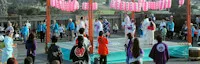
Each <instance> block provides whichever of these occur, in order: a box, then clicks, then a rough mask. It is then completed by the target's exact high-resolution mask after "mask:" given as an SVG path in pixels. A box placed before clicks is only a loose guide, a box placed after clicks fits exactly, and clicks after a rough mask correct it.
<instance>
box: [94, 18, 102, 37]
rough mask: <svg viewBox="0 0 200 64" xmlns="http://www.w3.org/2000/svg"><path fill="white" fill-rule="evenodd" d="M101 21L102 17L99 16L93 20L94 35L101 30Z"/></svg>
mask: <svg viewBox="0 0 200 64" xmlns="http://www.w3.org/2000/svg"><path fill="white" fill-rule="evenodd" d="M102 22H103V18H99V20H97V21H96V22H95V25H94V27H95V28H94V29H95V33H96V36H98V34H99V32H100V31H103V24H102Z"/></svg>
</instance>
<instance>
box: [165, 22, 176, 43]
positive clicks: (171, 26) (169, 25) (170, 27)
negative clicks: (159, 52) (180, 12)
mask: <svg viewBox="0 0 200 64" xmlns="http://www.w3.org/2000/svg"><path fill="white" fill-rule="evenodd" d="M174 27H175V24H174V22H173V20H169V21H168V22H167V30H168V38H169V39H173V33H174Z"/></svg>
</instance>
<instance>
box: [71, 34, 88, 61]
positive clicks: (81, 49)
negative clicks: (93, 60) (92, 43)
mask: <svg viewBox="0 0 200 64" xmlns="http://www.w3.org/2000/svg"><path fill="white" fill-rule="evenodd" d="M77 39H78V45H75V46H73V47H72V49H71V52H70V59H71V60H72V62H73V64H88V62H89V54H88V52H87V48H86V47H85V46H84V43H83V42H84V38H83V37H82V36H78V38H77Z"/></svg>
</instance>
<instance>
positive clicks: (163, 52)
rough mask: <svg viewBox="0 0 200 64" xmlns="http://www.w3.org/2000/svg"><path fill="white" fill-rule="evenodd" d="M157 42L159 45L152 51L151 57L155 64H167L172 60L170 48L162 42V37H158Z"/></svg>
mask: <svg viewBox="0 0 200 64" xmlns="http://www.w3.org/2000/svg"><path fill="white" fill-rule="evenodd" d="M156 40H157V41H158V43H156V44H155V45H154V46H153V48H152V49H151V52H150V54H149V57H150V58H152V59H153V61H154V62H155V64H166V63H167V61H168V60H169V58H170V56H169V53H168V46H167V45H166V44H165V43H163V42H162V37H161V36H160V35H158V36H156Z"/></svg>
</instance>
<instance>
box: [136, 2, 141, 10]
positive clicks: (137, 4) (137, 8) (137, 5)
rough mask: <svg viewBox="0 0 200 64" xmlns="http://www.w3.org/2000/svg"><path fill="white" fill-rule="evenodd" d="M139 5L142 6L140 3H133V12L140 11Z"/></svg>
mask: <svg viewBox="0 0 200 64" xmlns="http://www.w3.org/2000/svg"><path fill="white" fill-rule="evenodd" d="M141 7H142V4H141V3H135V12H141Z"/></svg>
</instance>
